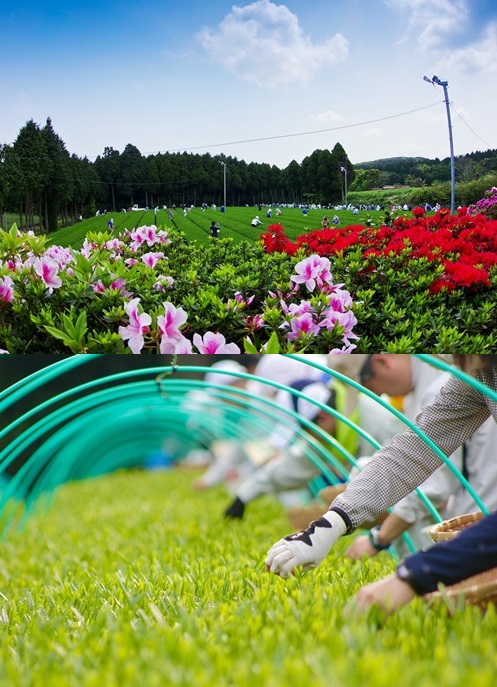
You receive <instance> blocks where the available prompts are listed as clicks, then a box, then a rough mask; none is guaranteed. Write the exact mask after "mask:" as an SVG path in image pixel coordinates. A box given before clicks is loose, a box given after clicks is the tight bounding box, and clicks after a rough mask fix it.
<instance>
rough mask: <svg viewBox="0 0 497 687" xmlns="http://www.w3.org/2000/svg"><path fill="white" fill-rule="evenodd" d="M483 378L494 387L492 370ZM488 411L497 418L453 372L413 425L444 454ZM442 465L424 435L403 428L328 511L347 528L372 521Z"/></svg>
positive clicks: (496, 379) (495, 378)
mask: <svg viewBox="0 0 497 687" xmlns="http://www.w3.org/2000/svg"><path fill="white" fill-rule="evenodd" d="M482 381H484V383H486V384H488V386H490V387H491V388H493V389H494V390H495V389H497V374H496V372H495V370H494V371H493V372H492V373H491V374H490V375H487V376H486V378H484V379H482ZM489 415H493V416H494V418H496V417H497V404H496V403H495V402H490V401H489V399H488V398H487V397H486V396H485V395H484V394H482V393H481V392H480V391H478V390H476V389H474V388H473V387H471V386H469V385H468V384H467V383H466V382H464V381H462V380H460V379H458V378H456V377H452V378H451V379H449V381H448V382H446V384H445V385H444V386H443V387H442V389H441V390H440V391H439V393H438V394H437V396H436V397H435V399H434V401H433V403H431V404H430V405H428V406H426V407H425V408H423V409H422V411H421V412H420V414H419V415H418V416H417V418H416V424H417V425H418V427H419V428H420V429H421V430H422V432H423V433H424V434H425V435H426V436H427V437H429V438H430V439H431V440H432V441H433V442H434V444H435V445H436V446H437V447H438V448H440V449H441V450H442V451H443V453H444V454H445V455H446V456H450V455H451V454H452V453H453V452H454V451H455V450H456V449H457V448H458V447H459V446H461V445H462V444H463V443H464V442H465V441H466V440H467V439H469V437H470V436H471V435H472V434H473V433H474V432H475V431H476V429H478V427H479V426H480V425H482V424H483V422H484V421H485V420H486V419H487V418H488V417H489ZM441 464H442V461H441V459H440V458H439V457H438V456H437V454H436V453H435V452H434V451H433V450H432V449H431V448H430V447H429V446H428V445H427V443H426V442H425V440H424V439H423V438H422V437H419V436H418V435H417V434H416V432H414V431H413V430H411V429H408V430H406V431H405V432H403V433H401V434H397V435H396V436H395V437H394V438H393V439H392V441H391V442H390V444H388V445H387V446H385V447H384V448H383V449H381V450H380V451H377V452H376V453H375V455H374V456H373V458H372V459H371V461H370V462H369V463H368V464H367V465H366V467H365V468H364V470H363V471H362V472H360V473H359V474H358V475H357V477H355V478H354V479H352V480H351V481H350V482H349V484H348V486H347V489H346V490H345V491H344V492H343V494H341V495H340V496H338V497H337V498H336V499H335V500H334V501H333V503H332V504H331V506H330V510H334V511H336V512H338V513H339V514H340V515H341V516H342V518H343V519H344V520H345V523H346V525H347V532H348V533H350V532H352V531H353V530H354V529H356V528H357V527H360V526H361V525H362V524H363V523H365V522H370V521H372V520H375V519H376V518H377V517H378V516H379V515H380V514H381V513H384V512H385V511H386V510H387V509H388V508H390V507H391V506H393V505H394V504H395V503H397V502H398V501H399V500H400V499H402V498H404V497H405V496H407V494H409V493H410V492H411V491H412V490H413V489H415V488H416V487H418V486H419V485H420V484H421V483H422V482H424V480H425V479H427V477H429V476H430V475H431V474H432V473H433V472H434V471H435V470H436V469H437V468H439V467H440V465H441Z"/></svg>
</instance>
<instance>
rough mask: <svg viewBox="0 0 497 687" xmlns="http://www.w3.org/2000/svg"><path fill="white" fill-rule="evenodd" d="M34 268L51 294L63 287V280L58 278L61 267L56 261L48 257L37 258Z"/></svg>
mask: <svg viewBox="0 0 497 687" xmlns="http://www.w3.org/2000/svg"><path fill="white" fill-rule="evenodd" d="M33 266H34V268H35V272H36V274H37V275H38V276H40V277H41V278H42V280H43V281H44V283H45V286H46V287H47V288H48V293H49V294H51V293H53V290H54V289H58V288H59V287H60V286H62V279H61V278H60V277H59V276H58V272H59V266H58V265H57V263H56V262H54V260H51V259H50V258H47V257H41V258H35V260H34V261H33Z"/></svg>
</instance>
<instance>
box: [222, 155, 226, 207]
mask: <svg viewBox="0 0 497 687" xmlns="http://www.w3.org/2000/svg"><path fill="white" fill-rule="evenodd" d="M221 164H222V165H223V167H224V211H225V212H226V162H221Z"/></svg>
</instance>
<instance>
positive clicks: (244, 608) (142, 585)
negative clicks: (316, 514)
mask: <svg viewBox="0 0 497 687" xmlns="http://www.w3.org/2000/svg"><path fill="white" fill-rule="evenodd" d="M196 476H197V475H196V474H195V473H193V472H184V471H181V470H176V469H172V470H169V471H168V470H165V471H161V472H146V471H129V472H128V471H121V472H116V473H114V474H111V475H107V476H103V477H99V478H95V479H92V480H86V481H82V482H78V483H69V484H66V485H64V486H63V487H61V488H60V489H59V490H58V491H57V492H56V493H55V494H54V495H52V497H51V498H50V499H49V500H47V501H46V502H45V503H43V504H41V503H40V502H38V505H37V507H36V508H35V510H34V511H33V512H32V513H30V516H29V517H28V518H27V519H25V520H23V522H22V523H19V527H17V528H16V529H9V530H8V531H7V532H6V534H5V536H4V537H3V540H2V544H1V547H2V553H1V557H0V624H1V633H2V642H1V645H0V684H1V685H9V686H17V685H18V686H22V687H38V686H40V687H41V686H42V685H43V687H46V686H49V687H66V686H67V687H76V686H78V687H79V686H84V687H101V686H102V685H105V687H126V686H133V687H134V686H136V687H138V686H139V687H143V686H144V685H147V687H154V686H157V687H159V686H160V687H163V686H168V685H179V686H181V687H187V686H188V687H192V686H195V687H213V686H214V685H215V686H216V687H222V686H224V685H226V686H228V685H229V686H231V685H232V686H236V687H245V686H247V687H248V686H249V685H250V686H251V687H252V686H253V685H258V686H260V687H281V686H282V685H285V686H287V687H300V686H305V685H309V686H312V687H325V686H326V687H348V686H351V687H355V686H357V687H359V686H361V687H362V685H368V687H380V686H382V687H383V686H384V687H392V686H394V685H402V687H418V686H419V685H423V687H430V686H432V685H433V686H437V687H439V686H440V685H443V686H444V687H456V686H459V685H478V686H479V687H491V686H493V685H495V637H496V636H497V615H496V613H495V610H494V609H493V608H491V609H490V610H489V611H488V612H487V613H486V615H484V616H482V615H481V614H480V612H479V611H477V610H476V609H475V608H466V609H463V608H460V609H458V610H456V612H455V613H454V614H453V615H452V616H450V615H449V614H448V612H447V609H446V608H445V606H438V607H432V608H429V607H427V606H426V605H425V604H424V603H423V602H422V601H421V600H416V601H415V602H414V603H413V604H411V605H410V606H409V607H405V608H404V609H402V611H401V612H400V613H399V614H398V615H397V616H395V617H391V618H389V619H387V620H386V621H384V623H383V624H381V623H379V622H378V620H377V619H375V618H374V615H369V616H367V617H354V616H353V615H351V614H350V613H347V612H346V610H345V609H346V603H347V601H348V599H350V597H351V596H352V595H353V593H354V592H355V591H356V590H357V589H358V587H359V586H360V585H362V584H364V583H366V582H369V581H372V580H373V579H375V578H377V577H378V576H380V575H384V574H386V573H388V572H389V571H390V570H392V568H393V565H394V561H393V560H392V559H391V558H390V557H389V555H388V554H386V553H382V554H380V555H379V556H377V557H376V559H373V560H369V561H365V562H362V563H352V562H349V561H346V560H345V559H344V558H343V556H342V554H343V551H344V550H345V548H346V546H348V545H349V543H350V538H344V539H343V541H342V542H340V546H339V547H338V548H337V549H336V550H334V551H332V553H331V554H330V556H329V557H328V559H327V561H325V563H323V564H322V565H321V567H320V568H318V569H317V570H315V571H313V572H311V573H305V574H299V575H297V576H296V577H294V578H291V579H289V580H283V579H280V578H278V577H276V576H273V575H270V574H268V573H266V572H265V570H264V564H263V560H264V556H265V552H266V550H267V549H268V548H269V547H270V546H271V544H272V543H273V542H274V541H275V540H276V539H278V538H280V537H281V536H282V535H285V534H287V533H288V531H289V525H288V522H287V520H286V516H285V514H284V512H283V510H282V508H281V506H280V505H279V503H278V502H277V501H274V500H270V499H269V498H266V499H263V500H260V501H259V502H255V503H253V504H252V506H251V508H250V509H249V510H248V512H247V515H246V517H245V519H244V520H242V521H236V522H232V521H230V522H226V521H224V520H223V518H222V515H221V514H222V511H223V508H224V506H225V505H226V504H227V503H228V501H229V496H228V495H227V494H226V493H225V492H224V490H223V488H221V487H219V488H216V489H214V490H212V491H210V492H202V493H201V494H200V493H198V492H195V491H194V490H193V489H192V487H191V483H192V481H193V479H194V478H195V477H196Z"/></svg>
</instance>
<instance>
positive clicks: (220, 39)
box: [197, 0, 349, 87]
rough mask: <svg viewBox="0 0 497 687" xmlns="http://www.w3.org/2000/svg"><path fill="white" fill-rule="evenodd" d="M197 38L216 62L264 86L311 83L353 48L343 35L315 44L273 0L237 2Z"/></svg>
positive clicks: (249, 80)
mask: <svg viewBox="0 0 497 687" xmlns="http://www.w3.org/2000/svg"><path fill="white" fill-rule="evenodd" d="M197 38H198V40H199V42H200V44H201V45H202V47H203V48H204V50H205V51H206V53H207V54H208V56H209V58H210V59H211V60H212V61H213V62H216V63H218V64H220V65H222V66H223V67H224V68H225V69H227V70H228V71H230V72H233V73H234V74H237V75H238V76H240V77H241V78H242V79H244V80H245V81H248V82H250V83H254V84H256V85H258V86H262V87H273V86H278V85H281V84H291V83H295V84H307V83H309V82H310V81H311V79H312V77H313V76H314V75H315V74H316V73H317V72H318V71H319V70H320V69H321V68H322V67H325V66H329V65H334V64H337V63H339V62H343V61H344V60H345V59H346V58H347V57H348V52H349V44H348V41H347V39H346V38H345V37H344V36H343V35H342V34H340V33H337V34H335V35H334V36H332V37H331V38H329V39H327V40H326V41H324V42H322V43H316V42H314V41H313V40H312V39H311V38H310V37H309V36H308V35H306V34H305V33H304V32H303V30H302V28H301V26H300V24H299V20H298V17H297V15H295V14H293V13H292V12H290V10H289V9H288V8H287V7H286V6H285V5H276V4H275V3H273V2H270V0H257V1H256V2H253V3H251V4H249V5H245V6H244V7H241V6H239V5H234V6H233V7H232V8H231V12H230V13H229V14H227V15H226V17H224V19H223V20H222V21H221V23H220V24H219V26H218V27H217V29H211V28H209V27H204V28H203V29H202V30H201V31H200V32H199V34H198V35H197Z"/></svg>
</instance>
